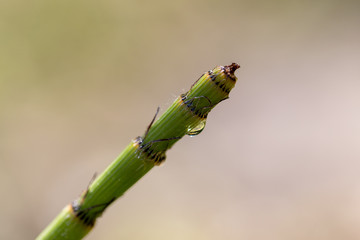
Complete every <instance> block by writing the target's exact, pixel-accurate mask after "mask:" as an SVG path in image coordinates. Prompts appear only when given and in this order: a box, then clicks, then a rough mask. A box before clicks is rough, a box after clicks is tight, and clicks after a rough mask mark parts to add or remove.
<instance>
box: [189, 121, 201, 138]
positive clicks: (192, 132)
mask: <svg viewBox="0 0 360 240" xmlns="http://www.w3.org/2000/svg"><path fill="white" fill-rule="evenodd" d="M205 125H206V119H204V120H202V121H200V122H199V123H198V124H197V125H190V126H189V127H188V129H187V132H186V135H189V136H190V137H193V136H196V135H198V134H200V133H201V132H202V131H203V130H204V128H205Z"/></svg>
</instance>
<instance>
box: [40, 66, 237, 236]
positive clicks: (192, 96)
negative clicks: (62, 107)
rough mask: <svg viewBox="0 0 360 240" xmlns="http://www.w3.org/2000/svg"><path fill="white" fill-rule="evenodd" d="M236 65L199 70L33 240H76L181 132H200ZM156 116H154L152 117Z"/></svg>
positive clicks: (229, 85)
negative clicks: (159, 115) (195, 76)
mask: <svg viewBox="0 0 360 240" xmlns="http://www.w3.org/2000/svg"><path fill="white" fill-rule="evenodd" d="M238 68H239V65H238V64H236V63H233V64H231V65H229V66H220V67H216V68H215V69H213V70H210V71H208V72H206V73H204V74H203V75H202V76H201V77H200V78H199V79H198V80H197V81H196V82H195V83H194V84H193V85H192V86H191V88H190V90H189V91H188V92H187V93H185V94H182V95H181V96H179V97H178V98H177V99H176V100H175V101H174V103H173V104H172V105H171V106H170V107H169V108H168V109H167V111H166V112H165V113H164V114H163V115H162V116H161V117H160V118H159V119H158V120H157V121H155V122H154V120H155V118H154V119H153V121H152V122H151V124H150V125H149V127H148V129H147V130H146V132H145V134H144V136H142V137H137V138H136V139H134V140H133V141H132V142H131V143H130V144H129V145H128V146H127V147H126V148H125V150H124V151H123V152H122V153H121V154H120V156H119V157H118V158H117V159H116V160H115V161H114V162H112V163H111V164H110V166H109V167H108V168H107V169H106V170H105V171H104V172H103V173H102V174H101V175H100V176H99V177H98V178H97V179H95V180H94V181H93V182H92V183H91V184H90V186H89V187H88V189H87V190H86V191H85V192H84V193H83V194H82V195H81V196H80V197H79V198H78V199H77V200H75V201H73V202H72V203H71V204H69V205H68V206H66V207H65V208H64V209H63V210H62V212H61V213H60V214H59V215H58V216H57V217H56V218H55V219H54V220H53V221H52V222H51V223H50V224H49V225H48V226H47V227H46V228H45V229H44V231H43V232H42V233H41V234H40V235H39V236H38V237H37V239H81V238H82V237H84V236H85V235H86V234H87V233H88V232H89V231H90V230H91V229H92V227H93V226H94V225H95V222H96V219H97V218H98V217H99V216H100V215H101V214H102V213H103V212H104V210H105V209H106V208H107V207H108V206H109V205H110V204H111V203H112V202H113V201H114V200H116V199H117V198H118V197H120V196H121V195H122V194H123V193H124V192H125V191H126V190H127V189H129V188H130V187H131V186H132V185H133V184H134V183H135V182H137V181H138V180H139V179H140V178H141V177H142V176H143V175H145V174H146V173H147V172H148V171H149V170H150V169H151V168H153V167H154V166H156V165H159V164H160V163H162V162H163V161H164V160H165V158H166V155H165V152H166V151H167V150H168V149H170V148H171V147H172V145H174V144H175V142H177V141H178V140H179V139H180V138H182V137H183V136H184V135H186V134H187V135H196V134H199V133H200V132H201V131H202V129H203V128H204V127H205V121H206V118H207V115H208V113H209V112H210V111H211V109H212V108H213V107H215V106H216V105H217V104H218V103H219V102H221V101H223V100H225V99H227V98H228V97H229V93H230V91H231V89H232V88H233V87H234V86H235V82H236V79H237V78H236V76H235V75H234V72H235V70H236V69H238ZM155 117H156V116H155Z"/></svg>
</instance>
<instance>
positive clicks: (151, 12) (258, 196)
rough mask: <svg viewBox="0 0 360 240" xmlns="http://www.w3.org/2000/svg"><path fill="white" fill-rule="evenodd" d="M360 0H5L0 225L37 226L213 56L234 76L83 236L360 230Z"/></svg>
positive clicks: (25, 234)
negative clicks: (202, 116)
mask: <svg viewBox="0 0 360 240" xmlns="http://www.w3.org/2000/svg"><path fill="white" fill-rule="evenodd" d="M359 12H360V2H359V1H355V0H354V1H340V0H333V1H331V0H328V1H325V0H323V1H280V0H279V1H231V0H225V1H214V0H212V1H204V0H197V1H163V0H158V1H115V0H105V1H91V0H90V1H89V0H88V1H70V0H62V1H60V0H55V1H45V0H36V1H25V0H15V1H0V108H1V112H0V188H1V198H0V205H1V210H0V211H1V212H0V225H1V230H0V239H33V238H34V237H35V236H36V235H37V234H38V233H39V232H40V231H41V230H42V229H43V228H44V227H45V226H46V225H47V224H48V223H49V222H50V221H51V220H52V219H53V218H54V217H55V216H56V214H58V213H59V211H60V210H61V209H62V208H63V207H64V206H65V205H66V204H67V203H69V202H70V201H72V200H73V199H75V198H76V197H77V196H78V195H79V194H80V193H81V191H82V190H84V189H85V188H86V186H87V184H88V182H89V180H90V179H91V177H92V175H93V173H94V172H98V173H100V172H101V171H102V170H104V168H105V167H106V166H107V165H108V164H109V163H110V162H111V161H112V160H113V159H114V158H115V157H116V156H117V155H118V154H119V153H120V152H121V151H122V149H123V148H124V147H125V146H126V145H127V144H128V143H129V142H130V141H131V139H132V138H134V137H136V136H138V135H141V134H143V132H144V131H145V129H146V126H147V125H148V124H149V122H150V120H151V118H152V117H153V115H154V113H155V111H156V108H157V106H160V107H161V109H162V110H164V109H166V107H167V106H169V105H170V104H171V102H172V101H173V100H174V99H175V98H176V96H178V95H179V94H180V93H183V92H185V91H187V90H188V89H189V87H190V85H191V84H192V83H193V82H194V81H195V80H196V79H197V78H198V77H199V76H200V75H201V74H202V73H203V72H205V71H207V70H209V69H212V68H213V67H215V66H216V65H226V64H230V63H232V62H237V63H239V64H240V65H241V69H239V70H238V71H237V76H238V78H239V80H238V83H237V86H236V87H235V89H234V90H233V91H232V92H231V95H230V99H229V100H227V101H225V102H222V103H221V104H220V105H219V106H218V107H217V108H215V109H214V110H213V112H212V113H211V114H210V115H209V118H208V122H207V127H206V129H205V130H204V131H203V132H202V134H200V135H199V136H197V137H194V138H189V137H185V138H184V139H182V140H181V141H180V142H179V143H178V144H176V145H175V147H174V148H173V149H171V150H170V151H169V152H168V158H167V161H166V162H165V164H163V165H162V166H161V167H158V168H154V169H153V170H152V171H151V172H150V173H149V174H148V175H146V176H145V177H144V178H143V179H141V180H140V181H139V182H138V183H137V184H136V185H135V186H134V187H133V188H132V189H130V190H129V191H128V192H127V193H126V194H125V196H124V197H123V198H121V199H120V200H119V201H117V202H116V203H115V204H113V205H112V206H111V207H110V208H109V209H108V210H107V211H106V212H105V214H104V216H103V217H102V218H100V219H99V221H98V223H97V226H96V228H95V229H94V231H93V232H92V233H91V234H90V235H88V237H87V239H89V240H90V239H135V240H140V239H150V240H151V239H157V240H158V239H174V240H178V239H179V240H180V239H196V240H215V239H231V240H232V239H234V240H235V239H251V240H260V239H261V240H262V239H268V240H272V239H274V240H285V239H295V240H297V239H299V240H300V239H310V240H312V239H314V240H315V239H316V240H322V239H324V240H325V239H326V240H332V239H334V240H335V239H360V228H359V222H360V174H359V170H360V161H359V159H360V148H359V142H360V94H359V92H360V66H359V65H360V45H359V43H360V14H359Z"/></svg>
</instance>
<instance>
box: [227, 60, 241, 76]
mask: <svg viewBox="0 0 360 240" xmlns="http://www.w3.org/2000/svg"><path fill="white" fill-rule="evenodd" d="M224 68H225V73H226V74H227V75H228V76H229V77H231V78H235V76H234V72H235V71H236V69H238V68H240V65H239V64H237V63H232V64H231V65H229V66H225V67H224Z"/></svg>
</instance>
